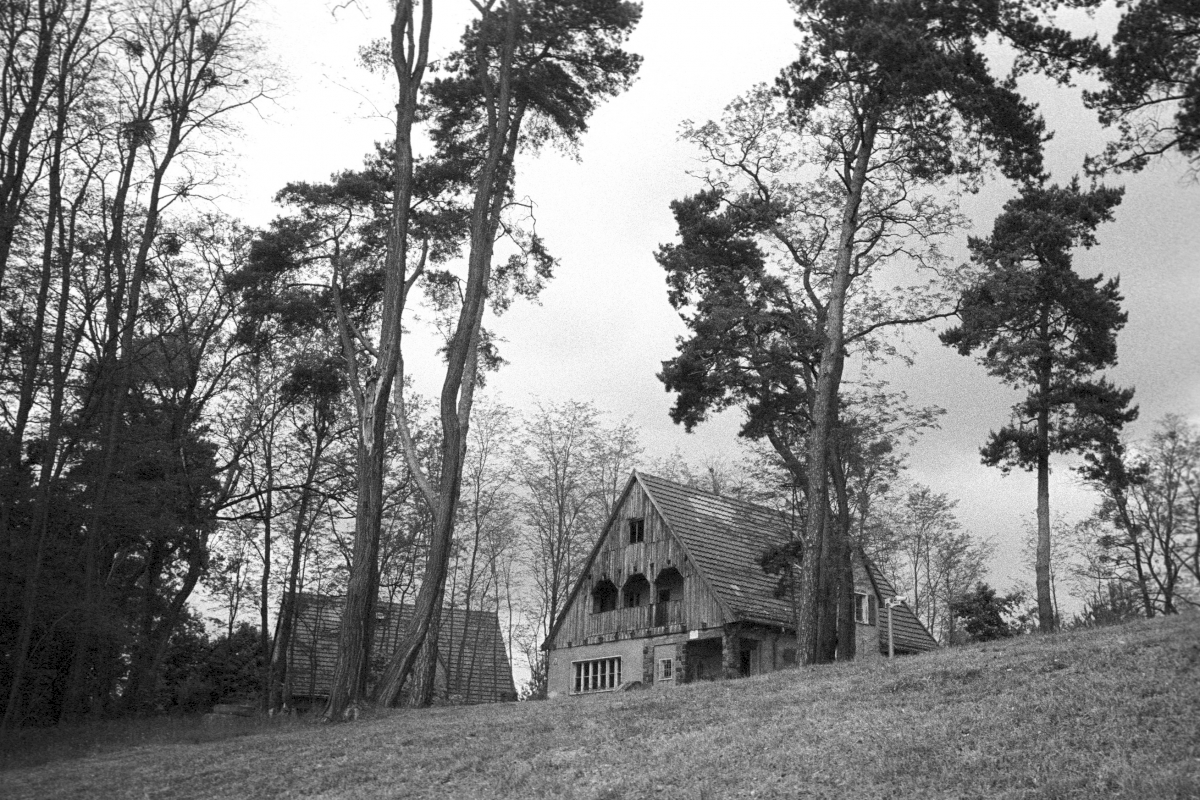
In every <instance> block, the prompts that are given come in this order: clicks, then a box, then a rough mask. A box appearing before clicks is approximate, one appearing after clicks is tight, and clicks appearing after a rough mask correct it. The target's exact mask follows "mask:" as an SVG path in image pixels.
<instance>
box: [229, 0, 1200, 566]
mask: <svg viewBox="0 0 1200 800" xmlns="http://www.w3.org/2000/svg"><path fill="white" fill-rule="evenodd" d="M338 5H340V6H342V7H340V8H335V7H334V4H333V3H328V2H326V0H287V1H286V2H283V0H280V2H278V3H277V4H276V5H266V6H264V7H262V9H261V11H260V14H261V17H262V19H261V21H260V23H259V24H258V25H257V26H256V28H257V31H258V35H259V36H260V38H261V41H262V49H261V53H262V54H263V56H264V57H265V58H266V59H267V60H269V61H270V62H271V63H272V64H274V65H276V66H277V68H278V69H279V71H280V73H281V74H282V75H283V76H284V77H285V79H286V87H287V88H286V92H285V94H284V95H283V96H281V97H280V98H278V100H277V101H276V102H275V103H273V104H267V105H263V106H261V107H260V108H259V109H258V113H257V115H249V116H247V117H246V118H244V119H243V121H242V137H241V139H240V140H239V141H238V142H237V143H236V144H235V152H234V153H232V154H231V158H230V161H229V163H228V165H226V166H227V168H226V169H224V170H223V171H224V177H225V180H226V183H227V187H226V194H227V195H228V197H229V198H231V200H229V201H227V202H226V207H227V208H232V209H233V210H234V211H235V213H238V214H240V215H241V216H242V217H243V219H244V220H245V221H246V222H247V223H249V224H251V225H258V226H262V225H266V224H267V223H268V222H269V221H270V219H271V218H272V217H273V216H274V215H275V214H277V213H279V209H278V208H277V207H275V206H273V205H272V202H271V198H272V196H273V195H274V193H275V192H276V191H277V190H278V189H279V188H281V187H282V186H283V185H284V184H285V183H287V182H289V181H294V180H315V181H319V180H324V179H327V178H328V177H329V176H330V174H332V173H333V172H335V171H338V170H341V169H347V168H353V167H356V166H358V165H359V164H360V163H361V161H362V157H363V155H364V154H366V152H367V151H368V150H369V149H370V148H371V147H372V144H373V142H375V141H378V140H383V139H386V138H387V137H388V135H389V127H390V123H389V121H388V119H387V115H386V110H387V109H388V108H389V107H390V105H391V104H392V103H394V100H391V99H389V94H388V85H387V83H386V82H385V81H384V80H383V79H382V78H381V77H379V76H377V75H372V74H370V73H368V72H367V71H365V70H364V69H362V68H360V67H359V66H358V65H357V51H358V48H359V47H360V46H361V45H363V44H366V43H367V42H368V41H370V40H371V39H374V38H379V37H381V36H384V35H386V33H387V30H388V24H389V21H390V12H389V9H388V4H387V3H386V2H383V1H382V0H375V1H372V0H362V2H360V3H358V4H349V5H347V4H338ZM644 6H645V8H644V15H643V19H642V21H641V23H640V25H639V26H638V29H637V31H636V32H635V33H634V35H633V37H632V39H631V41H630V42H629V45H628V47H629V49H630V50H632V51H633V52H636V53H639V54H641V55H642V56H643V58H644V62H643V64H642V68H641V71H640V73H639V77H638V79H637V82H636V83H635V84H634V86H633V87H632V89H631V90H630V91H628V92H627V93H625V94H623V95H621V96H619V97H617V98H615V99H613V100H611V101H609V102H608V103H606V104H605V105H604V106H602V107H601V108H599V110H598V111H597V112H596V114H595V115H594V117H593V118H592V121H591V124H590V129H589V131H588V133H587V134H586V135H585V136H584V137H583V140H582V147H581V148H580V151H579V154H578V158H577V159H572V158H569V157H566V156H563V155H561V154H558V153H555V152H552V151H548V152H544V153H542V154H541V155H540V156H539V157H538V158H536V159H525V160H523V161H522V162H520V163H519V164H518V177H517V194H518V196H521V197H528V198H529V199H531V200H532V201H533V202H534V203H535V207H536V218H537V229H538V232H539V233H540V234H541V235H542V237H543V238H544V239H545V240H546V242H547V245H548V246H549V248H550V249H551V252H552V253H554V255H556V256H557V258H558V259H559V261H560V265H559V268H558V270H557V272H556V274H555V277H554V279H553V281H552V282H551V283H550V284H549V285H548V286H547V287H546V289H545V290H544V291H543V292H542V294H541V297H540V302H539V303H537V304H532V303H518V304H516V305H514V307H513V308H512V309H511V310H510V311H509V312H508V313H507V314H505V315H504V316H503V317H501V318H500V319H499V320H498V321H496V322H495V323H494V328H495V330H496V332H497V333H498V334H499V335H500V336H501V337H502V338H503V341H502V343H501V354H502V356H503V357H504V358H505V359H506V360H507V362H508V363H507V365H506V366H504V367H503V369H502V370H501V371H500V372H498V373H497V374H495V375H493V376H491V377H490V378H489V381H488V392H489V393H490V394H492V395H498V396H499V397H500V398H501V399H502V400H503V401H504V402H506V403H508V404H510V405H514V406H516V407H518V408H520V407H528V406H530V405H531V404H532V402H533V401H534V399H535V398H536V399H540V400H543V401H563V400H567V399H574V400H585V401H591V402H593V403H594V404H595V405H596V406H597V407H598V408H600V409H601V410H603V411H605V412H607V413H608V414H609V415H610V416H611V418H612V419H613V420H616V419H619V418H624V417H629V418H630V419H631V421H632V423H633V424H634V425H635V426H636V427H637V429H638V431H639V432H640V435H641V439H642V443H643V445H644V446H645V447H646V451H647V456H649V457H651V458H654V457H665V456H668V455H669V454H671V453H672V452H673V451H676V450H678V451H679V452H680V453H681V454H682V455H683V456H684V457H685V458H686V459H687V460H688V461H689V462H691V463H701V462H703V461H704V460H706V459H724V460H726V461H736V460H737V459H739V458H740V456H741V448H740V446H739V444H738V442H737V437H736V434H737V430H738V427H739V426H740V422H741V417H740V414H739V413H738V412H737V411H730V412H726V413H724V414H722V415H720V416H719V417H717V418H715V419H713V420H712V421H710V422H707V423H705V424H703V425H702V426H700V427H699V428H698V429H697V430H696V431H695V432H694V433H692V434H686V433H685V432H684V431H683V429H682V428H681V427H679V426H676V425H675V424H674V423H672V422H671V420H670V418H669V416H668V412H669V409H670V407H671V404H672V400H673V397H672V396H671V395H668V394H667V393H666V392H665V391H664V390H663V386H662V384H661V382H660V381H659V380H658V379H657V377H656V373H657V372H658V371H659V370H660V369H661V364H662V362H663V361H664V360H666V359H669V358H671V357H672V356H673V355H674V352H675V340H676V337H678V336H680V335H682V334H683V333H684V332H685V329H684V327H683V324H682V323H681V322H680V320H679V318H678V316H677V315H676V313H675V311H674V310H673V309H672V308H671V306H670V305H669V303H668V302H667V293H666V282H665V274H664V272H663V270H662V269H661V268H660V267H659V266H658V264H657V262H656V261H655V260H654V252H655V250H656V249H657V248H658V247H659V246H660V245H662V244H664V243H668V242H671V241H673V240H674V237H675V225H674V220H673V218H672V216H671V213H670V208H669V204H670V202H671V201H672V200H674V199H676V198H680V197H683V196H685V195H687V194H690V193H692V192H695V191H696V190H697V189H698V188H699V183H698V182H697V181H696V180H695V179H694V178H692V177H690V176H689V174H688V173H689V170H695V169H696V168H697V167H698V162H697V160H696V155H697V154H696V153H695V152H694V151H693V150H692V148H691V147H690V145H688V144H686V143H684V142H681V141H679V139H678V131H679V125H680V123H681V122H682V121H684V120H694V121H697V122H701V121H705V120H708V119H713V118H716V117H718V116H719V115H720V113H721V111H722V109H723V108H724V106H725V105H726V104H727V103H729V102H730V101H731V100H733V99H734V98H735V97H737V96H738V95H739V94H742V93H744V92H746V91H748V90H749V89H750V88H751V87H752V86H753V85H755V84H756V83H759V82H763V81H772V80H773V79H774V77H775V76H776V75H777V74H778V73H779V71H780V70H781V69H782V68H783V67H784V66H785V65H786V64H787V63H788V62H789V61H790V60H791V59H792V58H793V56H794V53H795V43H796V40H797V36H796V32H795V29H794V28H793V26H792V16H791V13H790V8H789V5H788V3H787V2H786V0H646V2H645V3H644ZM472 13H473V11H472V8H471V4H470V2H469V0H435V12H434V23H433V38H434V44H433V51H434V53H433V54H434V56H435V57H436V56H438V55H441V54H445V53H447V52H449V50H450V49H451V48H452V47H453V45H454V44H455V42H456V41H457V37H458V35H459V33H460V32H461V30H462V27H463V25H464V24H465V23H466V21H467V20H469V19H470V17H471V14H472ZM1113 19H1114V17H1113V15H1112V14H1111V13H1108V14H1103V15H1102V16H1101V18H1100V19H1099V21H1098V23H1097V24H1098V25H1099V26H1100V29H1101V30H1102V31H1104V30H1108V31H1111V28H1112V25H1113ZM1075 24H1078V25H1086V24H1091V23H1089V22H1088V21H1087V20H1086V19H1084V18H1082V17H1080V18H1078V19H1076V20H1075ZM1022 89H1023V90H1024V91H1025V92H1026V93H1027V94H1028V95H1029V96H1030V97H1032V98H1033V99H1035V100H1036V101H1038V102H1039V104H1040V106H1041V109H1042V112H1043V114H1044V115H1045V117H1046V120H1047V123H1048V126H1049V128H1050V129H1051V130H1053V131H1054V134H1055V135H1054V138H1053V139H1052V140H1051V142H1050V143H1049V144H1048V145H1047V163H1048V166H1049V167H1050V169H1051V172H1052V177H1053V180H1055V181H1056V182H1065V181H1068V180H1070V178H1071V177H1072V176H1073V175H1075V174H1078V173H1080V172H1081V169H1082V163H1083V158H1084V156H1085V155H1087V154H1088V153H1095V152H1098V151H1099V150H1100V149H1102V147H1103V145H1104V142H1105V141H1106V132H1105V131H1104V130H1103V129H1102V128H1101V127H1100V126H1099V124H1098V123H1097V122H1096V120H1095V117H1094V115H1093V114H1092V112H1089V111H1087V110H1086V109H1084V107H1083V105H1082V103H1081V101H1080V96H1079V91H1078V89H1063V88H1058V87H1052V86H1050V84H1048V83H1047V82H1045V81H1042V80H1040V79H1028V80H1026V81H1025V82H1023V83H1022ZM1109 183H1112V184H1122V185H1124V186H1125V188H1126V194H1125V199H1124V202H1123V203H1122V204H1121V206H1120V207H1119V208H1118V209H1117V212H1116V220H1115V221H1114V222H1113V223H1110V224H1108V225H1106V226H1104V227H1103V228H1101V230H1100V231H1099V244H1098V246H1097V247H1096V248H1094V249H1093V250H1091V251H1086V252H1082V253H1079V254H1078V255H1077V256H1076V262H1075V263H1076V266H1077V270H1078V271H1079V272H1080V273H1082V274H1088V275H1090V274H1095V273H1097V272H1103V273H1104V274H1105V275H1107V276H1112V275H1119V276H1120V278H1121V288H1122V291H1123V292H1124V295H1125V298H1126V301H1125V309H1126V310H1127V311H1128V313H1129V322H1128V323H1127V325H1126V327H1125V329H1124V330H1123V331H1122V332H1121V334H1120V336H1119V339H1118V346H1119V354H1120V363H1119V365H1118V366H1117V367H1116V368H1115V369H1113V370H1112V371H1111V372H1110V377H1111V378H1112V380H1114V381H1115V382H1116V383H1117V384H1118V385H1124V386H1134V387H1136V389H1137V396H1136V402H1137V403H1139V405H1140V407H1141V417H1140V419H1139V421H1138V422H1137V423H1135V424H1134V425H1133V426H1131V427H1130V429H1129V434H1130V436H1131V437H1132V438H1135V439H1136V438H1142V437H1145V436H1148V435H1149V432H1150V430H1151V429H1152V427H1153V424H1154V422H1155V421H1156V420H1158V419H1160V418H1161V417H1162V416H1163V415H1164V414H1166V413H1176V414H1181V415H1183V416H1185V417H1189V418H1190V419H1191V420H1192V421H1193V422H1197V423H1200V313H1197V309H1200V184H1198V183H1197V182H1196V181H1195V179H1193V178H1190V177H1188V175H1187V174H1186V169H1185V165H1184V164H1183V163H1181V162H1178V161H1175V162H1170V161H1168V162H1164V163H1160V164H1157V165H1155V167H1154V168H1152V169H1149V170H1147V171H1146V172H1144V173H1141V174H1138V175H1132V176H1118V177H1117V178H1115V179H1112V180H1110V181H1109ZM1013 193H1014V192H1013V190H1012V189H1011V187H1009V186H1007V185H1006V184H1003V183H993V184H990V185H989V186H987V187H986V188H985V189H984V190H983V191H982V192H981V193H980V194H979V195H976V196H974V197H970V198H968V200H967V201H966V202H964V204H963V210H964V212H965V213H966V214H967V215H968V217H969V218H970V219H971V220H972V221H973V231H971V232H972V233H974V234H975V235H984V234H986V233H987V232H988V231H989V230H990V228H991V222H992V219H993V218H994V217H995V215H996V214H997V213H998V211H999V210H1000V208H1001V206H1002V205H1003V203H1004V201H1005V200H1006V199H1008V198H1009V197H1011V196H1012V195H1013ZM966 236H967V232H964V233H963V234H961V235H960V236H959V237H957V240H956V242H955V243H954V246H953V247H950V248H949V249H950V251H951V252H952V253H955V254H957V257H959V258H961V259H965V257H966V247H965V244H966ZM906 344H907V346H908V348H909V352H910V354H911V356H912V358H913V362H912V365H911V366H906V365H903V364H899V363H896V364H892V365H888V366H887V367H885V368H884V369H883V370H882V372H881V373H880V374H881V376H883V377H886V378H887V379H889V380H890V381H891V382H892V385H893V387H895V388H897V389H902V390H904V391H906V392H908V394H909V396H910V399H911V400H912V401H913V402H914V403H916V404H920V405H929V404H935V405H938V406H941V407H942V408H944V409H946V413H945V415H944V416H943V417H942V422H941V427H940V429H938V430H934V431H931V432H928V433H926V434H925V435H924V436H923V437H922V438H921V439H920V441H919V442H918V443H917V444H916V445H915V446H914V447H913V448H912V450H911V452H910V458H909V463H910V470H909V477H910V479H912V480H914V481H917V482H920V483H923V484H927V485H929V486H930V487H931V488H933V490H934V491H936V492H944V493H947V494H948V495H949V496H950V497H951V498H953V499H955V500H957V501H958V507H957V512H958V516H959V518H960V520H961V521H962V523H963V524H964V526H965V527H966V528H967V529H969V530H971V531H972V532H974V533H976V534H977V535H979V536H982V537H991V538H992V540H993V541H994V542H995V544H996V545H997V554H996V558H995V560H994V563H993V573H992V579H993V581H994V582H995V583H996V584H997V585H999V586H1001V587H1008V586H1012V585H1014V583H1015V582H1016V581H1021V580H1023V581H1025V582H1026V583H1028V584H1032V574H1031V571H1032V569H1031V567H1030V568H1028V569H1027V568H1026V567H1025V566H1024V565H1023V563H1022V556H1021V542H1022V540H1023V537H1024V535H1025V534H1024V530H1025V528H1026V527H1027V525H1028V524H1029V522H1030V521H1031V520H1032V518H1033V512H1034V507H1035V496H1034V491H1035V482H1034V477H1033V476H1032V475H1030V474H1027V473H1017V472H1015V473H1013V474H1011V475H1009V476H1008V477H1003V476H1002V475H1001V473H1000V472H999V471H998V470H996V469H991V468H987V467H984V466H982V465H981V464H980V463H979V448H980V447H981V446H982V445H983V443H984V442H985V440H986V438H987V435H988V432H989V431H990V430H992V429H995V428H998V427H1000V426H1002V425H1003V424H1005V423H1006V422H1007V420H1008V416H1009V408H1010V407H1011V405H1012V404H1013V403H1014V402H1016V401H1017V400H1018V399H1019V397H1020V395H1019V394H1018V393H1016V392H1014V391H1012V390H1009V389H1007V388H1005V387H1004V386H1002V385H1001V384H1000V383H999V382H998V381H996V380H995V379H993V378H990V377H988V376H987V374H986V373H985V372H984V371H983V369H982V367H980V366H978V365H977V364H976V363H974V361H973V360H972V359H969V358H964V357H962V356H959V355H957V354H956V353H955V352H953V351H952V350H950V349H949V348H946V347H943V346H941V345H940V344H939V343H938V340H937V336H936V331H935V330H922V331H910V332H909V333H908V334H906ZM421 358H424V359H425V361H424V362H423V363H424V365H425V369H424V370H423V371H422V369H421V367H418V374H417V375H416V380H417V385H418V388H423V389H425V390H426V391H429V392H432V391H434V389H435V386H436V384H435V383H434V381H435V379H436V375H435V374H434V368H435V367H436V363H435V361H434V359H433V356H432V353H431V352H429V353H426V354H424V356H418V357H417V358H416V362H417V363H418V364H421V363H422V362H421ZM424 381H428V383H427V384H426V383H424ZM1070 463H1071V462H1070V461H1069V460H1067V459H1063V458H1061V457H1059V458H1056V459H1055V460H1054V462H1053V464H1054V465H1055V467H1056V468H1055V470H1054V474H1053V475H1052V483H1051V508H1052V511H1053V512H1055V513H1061V514H1062V515H1063V516H1064V517H1065V518H1066V519H1068V520H1069V521H1074V520H1077V519H1080V518H1082V517H1084V516H1086V515H1087V514H1088V513H1089V511H1090V510H1091V508H1092V506H1093V505H1094V503H1095V497H1094V495H1092V494H1091V493H1090V491H1089V490H1087V489H1086V487H1083V486H1082V485H1081V484H1080V483H1079V482H1078V480H1077V479H1076V478H1075V477H1074V476H1073V474H1072V473H1071V471H1070V469H1069V466H1070Z"/></svg>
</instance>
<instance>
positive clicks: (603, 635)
mask: <svg viewBox="0 0 1200 800" xmlns="http://www.w3.org/2000/svg"><path fill="white" fill-rule="evenodd" d="M788 538H789V526H788V522H787V519H786V518H784V517H783V516H782V515H780V514H779V513H778V512H776V511H774V510H772V509H768V508H765V507H762V506H758V505H754V504H752V503H746V502H743V501H740V500H735V499H732V498H728V497H721V496H718V495H715V494H711V493H709V492H705V491H702V490H699V489H695V488H692V487H688V486H683V485H681V484H677V483H674V482H672V481H667V480H664V479H662V478H657V477H654V476H651V475H646V474H644V473H641V472H635V473H634V474H633V475H632V476H631V477H630V479H629V482H628V484H627V485H626V487H625V491H624V493H623V494H622V496H621V499H620V501H619V502H618V504H617V507H616V508H615V510H614V511H613V514H612V517H611V518H610V519H609V521H608V524H607V525H606V526H605V529H604V532H603V533H602V535H601V537H600V539H599V541H598V542H597V543H596V546H595V548H594V549H593V551H592V554H591V557H590V558H589V560H588V562H587V564H586V565H585V567H584V569H583V571H582V573H581V575H580V578H579V580H578V581H577V583H576V585H575V587H574V588H573V590H572V593H571V595H570V598H569V599H568V601H567V605H566V607H565V608H564V610H563V612H562V613H561V614H560V615H559V618H558V619H557V620H556V621H555V624H554V625H553V627H552V628H551V630H550V633H549V636H548V637H547V639H546V642H545V644H544V645H543V646H544V648H545V649H546V650H547V651H548V653H547V656H548V659H547V661H548V665H549V674H548V686H547V688H548V691H549V694H550V696H551V697H554V696H558V695H571V694H586V693H591V692H601V691H610V690H613V689H616V688H618V687H619V686H621V685H623V684H630V683H633V682H641V683H643V684H674V683H681V682H685V681H692V680H704V679H713V678H727V677H737V676H740V675H754V674H759V673H763V672H771V671H773V670H777V669H780V668H783V667H786V666H790V665H793V664H795V663H796V662H797V650H796V634H795V622H794V618H793V611H792V606H791V603H790V602H789V601H788V600H786V599H783V598H779V597H776V596H775V589H776V586H777V579H776V578H774V577H772V576H770V575H767V574H766V573H764V572H763V570H762V568H761V567H760V566H759V562H758V560H759V556H760V555H761V554H762V553H763V551H764V550H765V549H766V548H767V546H768V545H772V544H775V545H778V544H782V543H784V542H786V541H787V540H788ZM853 567H854V584H855V617H856V620H857V625H856V629H857V640H856V643H855V644H856V650H857V653H858V654H859V657H866V658H871V657H874V658H879V657H881V655H882V654H884V653H887V652H888V646H889V644H888V643H889V636H888V633H889V627H888V621H889V619H890V632H891V643H892V647H893V648H894V650H895V652H897V653H916V652H921V651H924V650H930V649H932V648H934V647H936V646H937V643H936V641H935V640H934V639H933V637H932V636H931V635H930V634H929V632H928V631H927V630H926V629H925V628H924V626H922V625H921V623H920V621H919V620H918V619H917V618H916V616H915V615H914V614H913V613H912V611H911V610H910V609H909V608H908V607H907V606H906V605H904V604H903V603H898V604H892V603H890V602H889V601H891V600H893V599H894V598H895V597H896V591H895V589H894V588H893V587H892V585H891V584H890V583H889V582H888V581H887V579H886V578H885V577H884V575H883V573H882V572H880V571H879V570H878V568H876V567H875V566H874V565H873V564H871V563H870V562H869V561H868V560H867V559H865V558H864V557H862V556H856V557H855V559H854V564H853ZM889 610H890V612H891V613H890V614H889V613H888V612H889Z"/></svg>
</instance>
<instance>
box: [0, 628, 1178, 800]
mask: <svg viewBox="0 0 1200 800" xmlns="http://www.w3.org/2000/svg"><path fill="white" fill-rule="evenodd" d="M0 796H3V797H6V798H25V797H31V798H32V797H39V798H40V797H63V798H67V797H112V798H118V797H120V798H125V797H128V798H186V797H204V798H218V797H317V798H376V797H389V798H393V797H395V798H399V797H454V798H471V797H546V798H557V797H578V798H624V797H630V798H635V797H636V798H651V797H664V798H673V797H688V798H697V797H704V798H725V797H755V798H759V797H779V798H798V797H812V798H826V797H828V798H833V797H837V798H851V797H853V798H889V797H895V798H907V797H922V798H942V797H944V798H952V797H953V798H967V797H979V798H1085V797H1086V798H1091V797H1129V798H1200V615H1190V616H1185V617H1178V618H1174V619H1170V620H1155V621H1151V622H1137V623H1133V624H1130V625H1127V626H1123V627H1118V628H1108V629H1103V630H1100V631H1094V632H1080V633H1070V634H1060V635H1057V636H1048V637H1026V638H1023V639H1020V640H1014V641H1009V642H1004V643H999V644H990V645H980V646H973V647H967V648H961V649H956V650H953V651H945V652H940V653H935V654H930V655H926V656H921V657H917V658H909V659H897V660H896V661H894V662H890V663H886V662H885V663H858V664H850V665H837V666H832V667H821V668H810V669H800V670H792V671H787V672H783V673H776V674H774V675H768V676H761V677H756V678H750V679H746V680H740V681H728V682H720V683H708V684H694V685H690V686H681V687H677V688H675V689H669V690H658V689H651V690H645V691H640V692H627V693H620V694H612V695H605V696H594V697H585V698H564V699H561V700H557V701H551V702H547V703H522V704H517V705H502V706H486V707H474V708H441V709H432V710H429V711H422V712H395V713H388V714H383V715H380V716H376V717H374V718H371V719H368V720H365V721H359V722H358V723H355V724H351V725H338V726H332V727H316V726H309V725H292V726H288V727H287V728H285V729H281V730H270V731H261V732H257V733H253V734H252V735H243V736H238V737H236V738H227V739H222V740H218V741H209V742H200V743H170V744H150V745H145V746H138V747H129V748H125V749H116V750H111V751H107V752H100V753H99V754H96V755H89V756H87V757H79V758H63V759H60V760H57V761H54V762H52V763H46V764H42V765H40V766H36V767H19V768H14V769H10V770H8V771H5V772H3V773H0Z"/></svg>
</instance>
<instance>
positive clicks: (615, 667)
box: [574, 656, 621, 694]
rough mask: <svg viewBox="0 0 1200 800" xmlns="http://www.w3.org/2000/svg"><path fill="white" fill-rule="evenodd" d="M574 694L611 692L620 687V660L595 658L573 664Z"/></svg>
mask: <svg viewBox="0 0 1200 800" xmlns="http://www.w3.org/2000/svg"><path fill="white" fill-rule="evenodd" d="M574 666H575V688H574V692H575V694H585V693H587V692H611V691H612V690H613V689H616V688H617V687H618V686H620V685H621V659H620V657H619V656H618V657H617V658H596V659H593V660H591V661H576V662H575V665H574Z"/></svg>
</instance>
